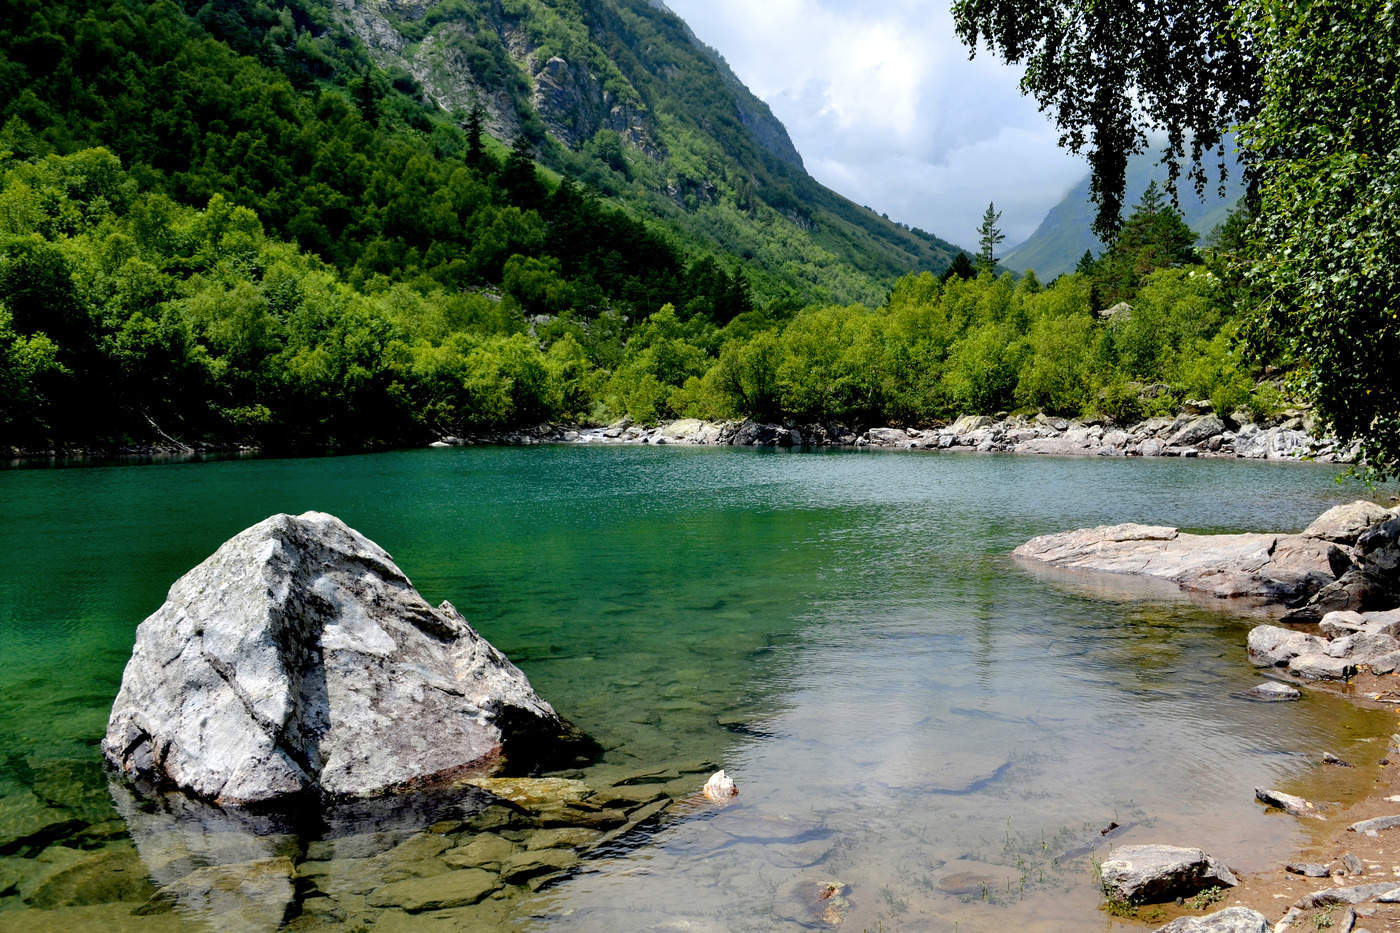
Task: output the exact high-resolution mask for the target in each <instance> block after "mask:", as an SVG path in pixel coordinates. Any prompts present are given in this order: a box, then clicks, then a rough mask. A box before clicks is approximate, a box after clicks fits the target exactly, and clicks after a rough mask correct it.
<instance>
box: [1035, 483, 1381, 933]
mask: <svg viewBox="0 0 1400 933" xmlns="http://www.w3.org/2000/svg"><path fill="white" fill-rule="evenodd" d="M1012 556H1013V557H1014V558H1015V559H1016V560H1017V561H1019V562H1022V563H1023V564H1024V565H1026V566H1027V567H1028V568H1029V567H1038V566H1048V567H1053V568H1057V570H1059V571H1063V572H1068V573H1073V574H1076V575H1080V574H1082V575H1103V574H1112V575H1125V576H1133V577H1145V578H1151V579H1154V580H1161V581H1167V582H1169V583H1172V584H1175V585H1176V586H1178V587H1180V588H1181V589H1182V590H1183V591H1185V592H1187V593H1193V594H1203V595H1205V596H1208V597H1217V598H1221V599H1231V600H1235V601H1238V602H1239V604H1240V605H1241V607H1242V608H1244V609H1245V611H1263V612H1265V613H1267V614H1269V615H1271V616H1281V618H1276V619H1271V620H1270V622H1269V623H1266V624H1261V625H1257V626H1255V627H1254V628H1253V629H1252V630H1251V631H1250V632H1249V636H1248V639H1247V645H1246V650H1247V653H1248V658H1249V661H1250V663H1251V664H1252V665H1253V666H1254V667H1255V668H1257V669H1259V671H1260V673H1261V674H1263V675H1264V676H1265V677H1266V678H1268V679H1267V680H1266V681H1265V682H1264V685H1261V687H1256V688H1255V689H1254V691H1250V693H1251V694H1253V696H1251V697H1250V698H1251V699H1264V700H1274V701H1276V700H1278V699H1296V698H1298V695H1297V693H1296V691H1295V690H1292V689H1289V685H1291V686H1292V687H1298V688H1303V689H1304V690H1309V689H1311V690H1324V691H1327V692H1330V693H1333V694H1336V695H1340V696H1343V697H1346V698H1347V699H1349V700H1352V701H1353V702H1356V703H1358V704H1361V705H1365V706H1368V707H1371V708H1384V709H1392V710H1395V709H1400V673H1397V671H1400V507H1391V508H1388V507H1386V506H1382V505H1378V504H1376V503H1374V502H1369V501H1365V500H1357V501H1355V502H1351V503H1347V504H1345V505H1340V506H1337V507H1335V508H1333V509H1330V510H1328V511H1327V512H1325V513H1323V514H1322V515H1321V516H1319V517H1318V518H1317V519H1316V520H1315V521H1313V522H1312V523H1311V524H1310V525H1309V526H1308V527H1307V528H1306V529H1304V530H1303V531H1301V532H1298V533H1295V534H1273V533H1246V534H1190V533H1186V532H1182V531H1180V530H1179V529H1177V528H1170V527H1164V526H1153V525H1141V524H1133V523H1125V524H1120V525H1106V526H1100V527H1097V528H1086V529H1079V530H1075V531H1067V532H1059V533H1054V534H1047V535H1041V536H1039V537H1036V538H1033V539H1031V540H1030V541H1027V542H1026V543H1025V544H1023V545H1021V546H1020V547H1018V548H1016V550H1015V551H1013V552H1012ZM1274 622H1277V623H1279V624H1272V623H1274ZM1265 685H1267V687H1271V688H1273V689H1272V690H1266V689H1265ZM1285 693H1286V694H1289V695H1287V696H1280V695H1278V694H1285ZM1317 755H1318V757H1317V761H1316V765H1317V767H1319V768H1329V767H1330V768H1338V767H1346V768H1350V767H1352V764H1351V763H1348V762H1344V761H1341V760H1340V759H1338V758H1337V757H1336V756H1335V755H1332V754H1330V753H1329V752H1326V751H1325V750H1322V749H1318V750H1317ZM1355 764H1356V767H1360V768H1367V769H1373V770H1374V772H1375V780H1374V782H1373V783H1372V785H1371V786H1370V787H1369V788H1368V789H1367V790H1365V791H1363V792H1362V793H1361V795H1360V798H1359V799H1351V800H1345V799H1344V800H1320V801H1318V802H1317V803H1316V804H1314V803H1313V802H1310V801H1306V800H1302V799H1301V798H1297V797H1293V796H1291V795H1289V794H1286V793H1279V792H1276V791H1272V790H1267V789H1260V788H1255V789H1254V790H1253V793H1254V794H1255V796H1256V797H1257V798H1258V799H1259V800H1260V801H1261V802H1262V803H1264V804H1265V805H1267V806H1271V807H1273V808H1274V809H1278V810H1280V811H1281V818H1286V819H1300V818H1303V817H1306V818H1307V820H1306V822H1307V823H1309V824H1314V825H1312V826H1309V827H1308V835H1309V837H1310V839H1309V842H1308V844H1307V845H1306V847H1305V848H1304V850H1303V851H1301V852H1299V853H1298V854H1297V857H1296V858H1294V859H1292V860H1290V861H1289V862H1287V863H1286V864H1284V865H1279V866H1278V867H1277V871H1265V872H1259V873H1256V874H1255V875H1253V876H1250V877H1247V878H1244V879H1243V880H1244V884H1243V885H1241V886H1240V887H1238V888H1232V890H1231V892H1230V897H1231V898H1232V900H1231V902H1230V906H1229V907H1228V908H1227V910H1222V911H1218V912H1217V913H1214V914H1209V915H1203V914H1202V913H1200V912H1199V910H1192V909H1191V908H1190V905H1189V904H1187V905H1183V904H1182V903H1181V900H1180V899H1178V901H1177V903H1176V905H1172V904H1170V903H1168V904H1165V905H1163V906H1161V907H1156V908H1152V909H1151V911H1149V912H1142V913H1140V914H1139V919H1143V920H1148V919H1155V921H1156V923H1160V922H1161V920H1162V919H1165V917H1166V916H1168V915H1176V917H1177V919H1176V920H1174V921H1173V923H1172V924H1169V925H1168V926H1166V927H1162V928H1161V929H1162V930H1168V929H1170V930H1173V931H1175V930H1178V929H1183V930H1184V929H1193V930H1194V929H1217V928H1219V929H1235V927H1233V926H1228V924H1227V921H1230V920H1233V919H1237V918H1236V917H1235V915H1233V914H1229V913H1228V912H1229V911H1235V912H1237V913H1239V912H1241V911H1243V912H1244V913H1246V914H1248V915H1249V916H1248V917H1247V919H1248V920H1249V922H1250V923H1255V922H1256V918H1257V921H1258V922H1260V923H1261V924H1262V923H1263V922H1264V921H1265V920H1266V918H1267V917H1273V918H1274V920H1273V924H1274V925H1273V926H1271V927H1270V926H1267V925H1262V926H1260V929H1263V930H1272V931H1273V933H1285V931H1290V930H1301V929H1305V928H1306V929H1312V928H1314V925H1315V921H1316V919H1317V917H1315V916H1314V915H1315V914H1317V913H1318V912H1319V911H1322V912H1325V913H1326V917H1327V922H1328V923H1330V918H1331V914H1332V911H1334V910H1336V909H1337V908H1338V907H1342V908H1344V909H1345V910H1346V911H1348V912H1350V918H1351V922H1352V923H1357V922H1358V921H1361V922H1364V920H1365V918H1367V917H1372V918H1375V920H1376V921H1381V922H1384V920H1386V919H1395V918H1394V917H1392V916H1391V914H1392V913H1394V912H1395V911H1396V910H1397V909H1398V908H1396V907H1395V906H1393V905H1395V904H1396V903H1397V902H1400V868H1396V867H1394V866H1393V862H1394V858H1393V857H1389V856H1387V855H1386V854H1385V848H1384V847H1385V845H1386V842H1387V836H1388V835H1390V833H1389V832H1387V831H1392V830H1393V829H1394V828H1397V827H1400V734H1397V735H1394V736H1391V739H1390V742H1389V744H1388V745H1386V746H1385V747H1383V748H1382V747H1379V744H1378V747H1377V748H1376V760H1375V761H1357V762H1356V763H1355ZM1248 790H1249V789H1247V788H1242V789H1241V792H1242V793H1244V792H1248ZM1343 796H1344V795H1343ZM1279 801H1283V802H1284V803H1280V802H1279ZM1290 803H1291V804H1294V805H1292V806H1287V805H1284V804H1290ZM1168 841H1170V842H1173V843H1176V842H1177V841H1176V840H1168ZM1391 841H1393V840H1391ZM1134 848H1143V847H1142V846H1137V847H1133V846H1127V847H1121V848H1120V849H1117V850H1115V851H1114V852H1110V853H1109V855H1108V861H1106V862H1105V863H1104V864H1105V865H1108V864H1109V863H1110V862H1112V861H1113V860H1114V858H1115V857H1116V856H1117V855H1118V854H1119V853H1120V852H1125V853H1126V852H1128V850H1130V849H1134ZM1128 854H1130V855H1131V854H1132V853H1128ZM1229 854H1230V853H1216V855H1217V856H1220V855H1224V856H1228V855H1229ZM1129 861H1131V859H1129ZM1300 866H1302V867H1306V868H1309V869H1311V870H1310V871H1308V872H1302V871H1300V870H1299V867H1300ZM1202 890H1204V888H1202ZM1105 891H1106V892H1107V893H1106V896H1108V897H1109V898H1110V904H1113V903H1115V901H1114V896H1115V894H1116V893H1117V892H1116V889H1113V890H1110V889H1109V888H1108V887H1107V886H1105ZM1188 893H1190V892H1188ZM1219 900H1220V897H1219V896H1214V897H1212V898H1209V899H1207V900H1206V901H1205V903H1207V904H1209V905H1214V904H1215V903H1216V902H1217V901H1219ZM1118 906H1119V907H1120V908H1123V909H1127V910H1137V909H1138V907H1137V905H1136V904H1135V903H1133V904H1124V903H1120V904H1119V905H1118ZM1222 906H1224V905H1222ZM1203 909H1213V907H1207V908H1203ZM1280 914H1281V915H1280ZM1187 919H1190V920H1192V922H1199V924H1201V925H1200V926H1196V925H1189V924H1188V925H1182V924H1184V923H1186V920H1187ZM1215 921H1218V922H1219V923H1220V924H1226V925H1222V926H1219V927H1217V926H1212V925H1209V924H1210V923H1212V922H1215ZM1250 928H1251V929H1253V927H1250ZM1358 928H1359V927H1358ZM1385 928H1387V929H1389V928H1390V927H1389V926H1386V927H1385Z"/></svg>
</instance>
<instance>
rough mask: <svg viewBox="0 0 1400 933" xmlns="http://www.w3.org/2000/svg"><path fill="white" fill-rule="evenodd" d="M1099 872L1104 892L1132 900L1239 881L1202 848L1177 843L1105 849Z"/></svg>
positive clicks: (1155, 898)
mask: <svg viewBox="0 0 1400 933" xmlns="http://www.w3.org/2000/svg"><path fill="white" fill-rule="evenodd" d="M1100 872H1101V877H1102V881H1103V889H1104V892H1105V893H1107V894H1111V895H1116V896H1118V897H1120V898H1122V899H1123V900H1125V901H1128V902H1129V903H1133V904H1138V903H1143V902H1148V901H1164V900H1170V899H1171V898H1173V897H1190V896H1191V895H1193V894H1198V893H1200V892H1201V891H1204V890H1205V889H1207V888H1218V887H1230V888H1232V887H1234V886H1235V885H1237V884H1239V881H1238V880H1237V879H1236V878H1235V876H1234V874H1233V873H1232V872H1231V871H1230V869H1228V868H1226V867H1225V866H1224V865H1222V864H1220V863H1219V862H1217V861H1216V860H1215V859H1213V858H1211V857H1210V856H1209V855H1207V854H1206V853H1205V852H1203V851H1201V850H1200V849H1187V848H1181V847H1179V846H1162V845H1145V846H1119V847H1118V848H1116V849H1114V850H1113V851H1112V852H1110V853H1108V858H1107V859H1105V860H1104V863H1103V865H1102V866H1100Z"/></svg>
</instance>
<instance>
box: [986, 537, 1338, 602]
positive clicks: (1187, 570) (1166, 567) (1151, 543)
mask: <svg viewBox="0 0 1400 933" xmlns="http://www.w3.org/2000/svg"><path fill="white" fill-rule="evenodd" d="M1330 546H1331V545H1329V544H1328V543H1327V542H1326V541H1324V540H1322V539H1320V538H1310V537H1305V536H1303V535H1272V534H1232V535H1194V534H1183V533H1181V532H1179V531H1178V530H1177V529H1175V528H1167V527H1161V526H1154V525H1138V524H1132V523H1129V524H1122V525H1105V526H1100V527H1098V528H1088V529H1082V530H1078V531H1068V532H1061V533H1058V534H1050V535H1042V536H1040V537H1038V538H1033V539H1031V540H1030V541H1028V542H1026V543H1025V544H1023V545H1021V546H1020V547H1018V548H1017V549H1016V550H1015V551H1014V552H1013V553H1014V554H1015V556H1017V557H1020V558H1023V559H1027V560H1036V561H1041V562H1043V563H1047V564H1051V565H1053V566H1057V567H1064V568H1068V569H1074V570H1096V571H1101V572H1106V573H1123V574H1137V575H1143V576H1151V577H1158V578H1161V579H1165V580H1170V581H1172V582H1173V583H1176V584H1177V585H1179V586H1182V587H1184V588H1186V589H1190V590H1196V591H1199V592H1204V593H1209V594H1211V595H1214V596H1220V597H1254V598H1263V599H1270V600H1279V601H1282V600H1298V599H1304V598H1307V597H1308V596H1310V595H1312V594H1313V593H1315V592H1317V591H1318V590H1319V589H1321V588H1322V587H1323V586H1325V585H1327V584H1328V583H1330V582H1332V580H1333V579H1334V577H1333V574H1332V570H1331V564H1330V563H1329V561H1328V556H1327V551H1328V548H1329V547H1330Z"/></svg>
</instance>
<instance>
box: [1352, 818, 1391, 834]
mask: <svg viewBox="0 0 1400 933" xmlns="http://www.w3.org/2000/svg"><path fill="white" fill-rule="evenodd" d="M1397 826H1400V815H1397V816H1378V817H1375V818H1374V819H1369V820H1361V821H1360V822H1359V823H1352V824H1351V825H1350V826H1348V827H1347V829H1348V830H1349V831H1351V832H1354V833H1378V832H1381V831H1382V830H1386V829H1394V828H1395V827H1397Z"/></svg>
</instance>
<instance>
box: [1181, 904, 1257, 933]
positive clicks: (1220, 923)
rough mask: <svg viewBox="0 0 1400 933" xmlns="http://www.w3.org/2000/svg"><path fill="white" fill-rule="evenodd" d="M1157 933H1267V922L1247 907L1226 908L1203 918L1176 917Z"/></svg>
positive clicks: (1255, 911)
mask: <svg viewBox="0 0 1400 933" xmlns="http://www.w3.org/2000/svg"><path fill="white" fill-rule="evenodd" d="M1157 933H1269V920H1268V918H1267V917H1265V916H1264V915H1263V914H1261V913H1259V911H1257V910H1250V909H1249V908H1248V907H1227V908H1225V909H1224V910H1220V911H1216V912H1215V913H1213V914H1208V915H1207V916H1204V917H1178V918H1177V919H1175V920H1173V921H1172V922H1171V923H1169V924H1167V925H1166V926H1164V927H1159V928H1158V929H1157Z"/></svg>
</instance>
